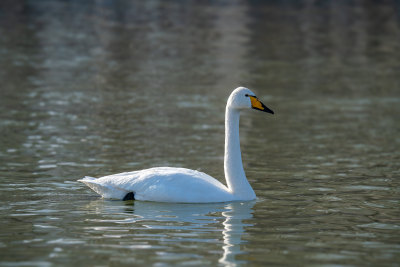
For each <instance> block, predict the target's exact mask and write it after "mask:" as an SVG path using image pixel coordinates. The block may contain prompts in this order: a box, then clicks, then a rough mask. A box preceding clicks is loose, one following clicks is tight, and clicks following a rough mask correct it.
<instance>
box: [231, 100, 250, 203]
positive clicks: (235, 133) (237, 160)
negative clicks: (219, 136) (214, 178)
mask: <svg viewBox="0 0 400 267" xmlns="http://www.w3.org/2000/svg"><path fill="white" fill-rule="evenodd" d="M239 118H240V113H239V110H236V109H233V108H230V107H229V105H227V107H226V113H225V158H224V170H225V179H226V182H227V184H228V189H229V190H230V191H231V192H232V194H234V195H235V196H236V197H237V198H238V199H240V200H251V199H255V198H256V195H255V193H254V191H253V188H251V186H250V184H249V182H248V181H247V178H246V175H245V173H244V170H243V163H242V155H241V152H240V138H239Z"/></svg>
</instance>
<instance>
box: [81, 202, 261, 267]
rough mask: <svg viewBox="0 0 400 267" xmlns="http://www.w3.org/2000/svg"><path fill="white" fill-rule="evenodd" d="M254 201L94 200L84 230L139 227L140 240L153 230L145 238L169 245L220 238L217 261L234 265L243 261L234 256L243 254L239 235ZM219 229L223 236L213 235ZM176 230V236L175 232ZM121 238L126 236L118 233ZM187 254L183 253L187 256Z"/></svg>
mask: <svg viewBox="0 0 400 267" xmlns="http://www.w3.org/2000/svg"><path fill="white" fill-rule="evenodd" d="M132 203H133V205H132ZM255 203H256V201H248V202H230V203H213V204H173V203H157V202H143V201H129V202H120V201H107V200H97V201H93V202H91V203H90V204H89V207H86V209H90V210H91V211H93V210H94V212H95V213H96V214H97V216H96V218H93V217H92V219H88V220H87V221H89V222H91V223H90V224H91V226H89V227H86V229H88V230H89V231H90V230H94V231H96V232H97V231H103V232H107V227H109V229H110V231H113V232H114V234H115V230H116V229H117V228H120V229H121V230H126V229H132V228H134V229H135V230H136V229H137V230H139V229H140V230H142V231H140V232H141V234H140V239H141V241H143V237H145V236H146V231H147V230H149V229H150V230H152V231H151V232H149V233H148V238H149V240H148V241H149V243H153V244H154V241H155V240H157V242H159V243H160V242H161V243H162V242H168V244H170V245H173V243H174V242H176V243H179V242H192V243H196V242H203V243H204V242H206V243H212V244H213V245H215V244H216V243H218V242H219V241H218V240H221V237H222V240H223V243H222V251H223V255H222V257H221V258H220V259H219V263H221V264H223V265H226V266H235V265H237V264H240V263H245V262H239V261H238V260H236V255H238V254H244V253H243V252H242V251H241V250H240V245H241V244H243V243H244V241H243V240H242V236H243V235H244V234H245V227H251V226H252V224H251V218H252V217H253V214H252V212H253V206H254V204H255ZM98 215H101V217H98ZM98 223H101V227H97V226H98ZM104 223H108V225H109V226H106V227H105V225H104ZM154 230H156V231H157V234H156V235H154V234H155V232H154ZM221 230H222V236H220V235H219V234H216V233H218V232H220V231H221ZM177 231H178V232H179V235H176V233H177ZM135 232H137V231H135ZM182 233H184V234H182ZM97 234H98V232H97ZM104 234H106V233H104ZM120 238H125V237H124V236H123V235H121V237H120ZM129 238H130V240H131V241H132V240H134V235H133V238H132V235H130V237H129ZM160 239H161V240H160ZM124 241H125V242H126V241H127V240H124ZM125 244H126V243H125ZM160 245H161V246H162V245H163V244H158V245H157V247H158V248H160ZM199 246H200V245H199ZM172 253H175V254H178V255H179V251H176V252H175V251H172ZM186 253H187V251H186ZM186 253H185V255H187V254H186ZM194 253H196V252H194Z"/></svg>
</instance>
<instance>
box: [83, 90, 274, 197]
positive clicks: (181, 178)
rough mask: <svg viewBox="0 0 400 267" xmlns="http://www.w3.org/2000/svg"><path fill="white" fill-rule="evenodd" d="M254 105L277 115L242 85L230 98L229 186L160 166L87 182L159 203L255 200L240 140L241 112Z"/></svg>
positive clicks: (101, 190)
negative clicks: (244, 166) (248, 179)
mask: <svg viewBox="0 0 400 267" xmlns="http://www.w3.org/2000/svg"><path fill="white" fill-rule="evenodd" d="M248 108H253V109H257V110H261V111H264V112H268V113H271V114H274V112H273V111H272V110H270V109H269V108H267V107H266V106H265V105H264V104H263V103H261V101H260V100H258V98H257V97H256V96H255V94H254V93H253V92H252V91H250V90H249V89H247V88H244V87H238V88H236V89H235V90H234V91H233V92H232V94H231V95H230V96H229V98H228V103H227V105H226V113H225V158H224V170H225V179H226V182H227V185H228V186H225V185H223V184H222V183H220V182H219V181H218V180H216V179H214V178H213V177H211V176H209V175H207V174H205V173H202V172H198V171H195V170H189V169H185V168H171V167H157V168H151V169H145V170H140V171H133V172H124V173H119V174H113V175H108V176H104V177H101V178H97V179H96V178H92V177H85V178H83V179H80V180H78V181H80V182H83V183H85V184H86V185H87V186H89V187H90V188H91V189H93V190H94V191H95V192H97V193H98V194H100V195H101V196H102V197H103V198H111V199H121V200H130V199H136V200H144V201H157V202H181V203H209V202H228V201H246V200H253V199H255V198H256V195H255V193H254V191H253V189H252V188H251V186H250V184H249V182H248V181H247V178H246V175H245V173H244V170H243V164H242V156H241V152H240V141H239V117H240V111H241V110H244V109H248Z"/></svg>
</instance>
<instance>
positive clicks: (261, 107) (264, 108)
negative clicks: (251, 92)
mask: <svg viewBox="0 0 400 267" xmlns="http://www.w3.org/2000/svg"><path fill="white" fill-rule="evenodd" d="M249 97H250V101H251V107H252V108H254V109H257V110H261V111H264V112H268V113H271V114H274V112H273V111H272V110H271V109H269V108H268V107H267V106H266V105H264V104H263V103H262V102H261V101H260V100H258V98H257V97H256V96H249Z"/></svg>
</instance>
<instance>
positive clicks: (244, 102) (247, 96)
mask: <svg viewBox="0 0 400 267" xmlns="http://www.w3.org/2000/svg"><path fill="white" fill-rule="evenodd" d="M227 106H228V107H229V108H232V109H236V110H239V111H240V110H244V109H249V108H252V109H256V110H260V111H264V112H268V113H271V114H274V112H273V111H272V110H271V109H269V108H268V107H267V106H265V105H264V104H263V103H262V102H261V101H260V100H259V99H258V98H257V96H256V95H255V94H254V93H253V92H252V91H251V90H250V89H248V88H245V87H238V88H236V89H235V90H233V92H232V93H231V95H230V96H229V99H228V104H227Z"/></svg>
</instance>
